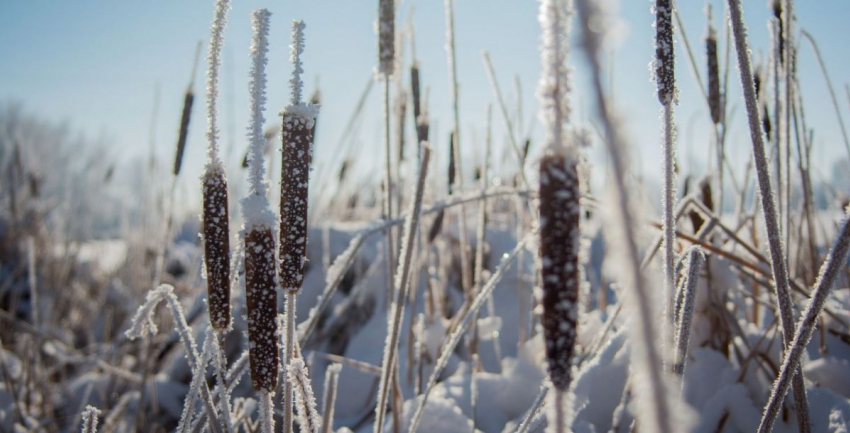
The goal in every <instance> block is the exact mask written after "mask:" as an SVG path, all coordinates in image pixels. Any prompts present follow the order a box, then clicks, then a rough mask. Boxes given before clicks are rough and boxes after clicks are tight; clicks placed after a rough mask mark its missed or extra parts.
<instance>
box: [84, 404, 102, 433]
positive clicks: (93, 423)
mask: <svg viewBox="0 0 850 433" xmlns="http://www.w3.org/2000/svg"><path fill="white" fill-rule="evenodd" d="M98 415H100V410H98V409H97V408H96V407H94V406H86V410H84V411H83V430H82V432H83V433H97V416H98Z"/></svg>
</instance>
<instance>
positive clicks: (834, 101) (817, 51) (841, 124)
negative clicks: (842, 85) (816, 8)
mask: <svg viewBox="0 0 850 433" xmlns="http://www.w3.org/2000/svg"><path fill="white" fill-rule="evenodd" d="M801 33H802V34H803V36H804V37H805V38H806V39H808V41H809V43H811V44H812V48H814V50H815V56H816V57H817V58H818V64H819V65H820V70H821V72H822V73H823V78H824V80H826V86H827V88H828V89H829V97H830V98H831V99H832V105H833V106H834V107H835V116H836V117H838V126H839V127H841V136H842V137H843V138H844V147H845V148H846V149H847V155H848V156H850V139H848V138H847V129H846V128H845V127H844V119H842V118H841V109H840V108H839V107H838V97H837V96H836V94H835V89H833V88H832V80H830V79H829V74H828V73H827V72H826V64H825V63H824V62H823V57H822V56H821V55H820V49H818V44H817V43H816V42H815V39H814V38H813V37H812V35H811V34H810V33H809V32H807V31H805V30H801ZM848 93H850V91H848ZM848 97H850V96H848Z"/></svg>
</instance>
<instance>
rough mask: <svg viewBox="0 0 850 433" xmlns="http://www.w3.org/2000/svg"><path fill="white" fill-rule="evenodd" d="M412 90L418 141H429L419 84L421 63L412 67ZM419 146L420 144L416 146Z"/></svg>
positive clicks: (414, 121)
mask: <svg viewBox="0 0 850 433" xmlns="http://www.w3.org/2000/svg"><path fill="white" fill-rule="evenodd" d="M410 90H411V93H413V124H414V125H416V141H417V142H419V143H421V142H423V141H428V120H427V119H425V116H423V115H422V93H421V88H420V85H419V64H418V63H415V62H414V63H413V66H411V67H410ZM416 147H417V148H419V146H416Z"/></svg>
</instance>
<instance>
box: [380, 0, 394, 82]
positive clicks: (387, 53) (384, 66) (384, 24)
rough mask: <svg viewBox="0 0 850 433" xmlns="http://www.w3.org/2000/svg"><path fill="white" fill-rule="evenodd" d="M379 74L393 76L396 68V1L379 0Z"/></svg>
mask: <svg viewBox="0 0 850 433" xmlns="http://www.w3.org/2000/svg"><path fill="white" fill-rule="evenodd" d="M378 63H379V68H378V72H379V73H380V74H381V75H382V76H383V77H390V76H392V75H393V68H394V67H395V1H394V0H378Z"/></svg>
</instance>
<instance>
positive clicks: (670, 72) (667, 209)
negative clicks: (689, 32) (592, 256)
mask: <svg viewBox="0 0 850 433" xmlns="http://www.w3.org/2000/svg"><path fill="white" fill-rule="evenodd" d="M654 66H655V85H656V88H657V90H658V100H659V101H660V102H661V105H662V122H661V124H662V142H661V148H662V157H663V160H662V167H663V180H664V182H663V186H662V194H661V205H662V208H663V213H662V215H663V222H664V225H663V235H662V239H663V244H664V254H663V256H662V268H663V269H664V294H663V297H662V299H663V301H662V304H663V309H664V311H663V313H662V314H663V317H665V319H664V320H663V321H662V323H663V328H662V336H661V337H662V351H665V352H666V347H667V344H668V343H669V341H670V340H671V335H672V331H671V328H672V327H671V324H670V321H669V320H667V318H669V316H670V313H671V311H670V305H671V302H670V298H671V297H672V296H673V292H674V291H675V287H676V284H675V282H674V278H675V276H674V275H673V263H674V262H675V255H676V254H675V252H674V250H673V247H674V245H675V243H676V218H675V217H674V215H673V209H674V208H675V207H676V172H675V166H676V148H675V146H674V143H675V128H674V126H673V104H674V102H675V100H676V79H675V74H674V71H675V64H674V53H673V0H656V2H655V61H654Z"/></svg>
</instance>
